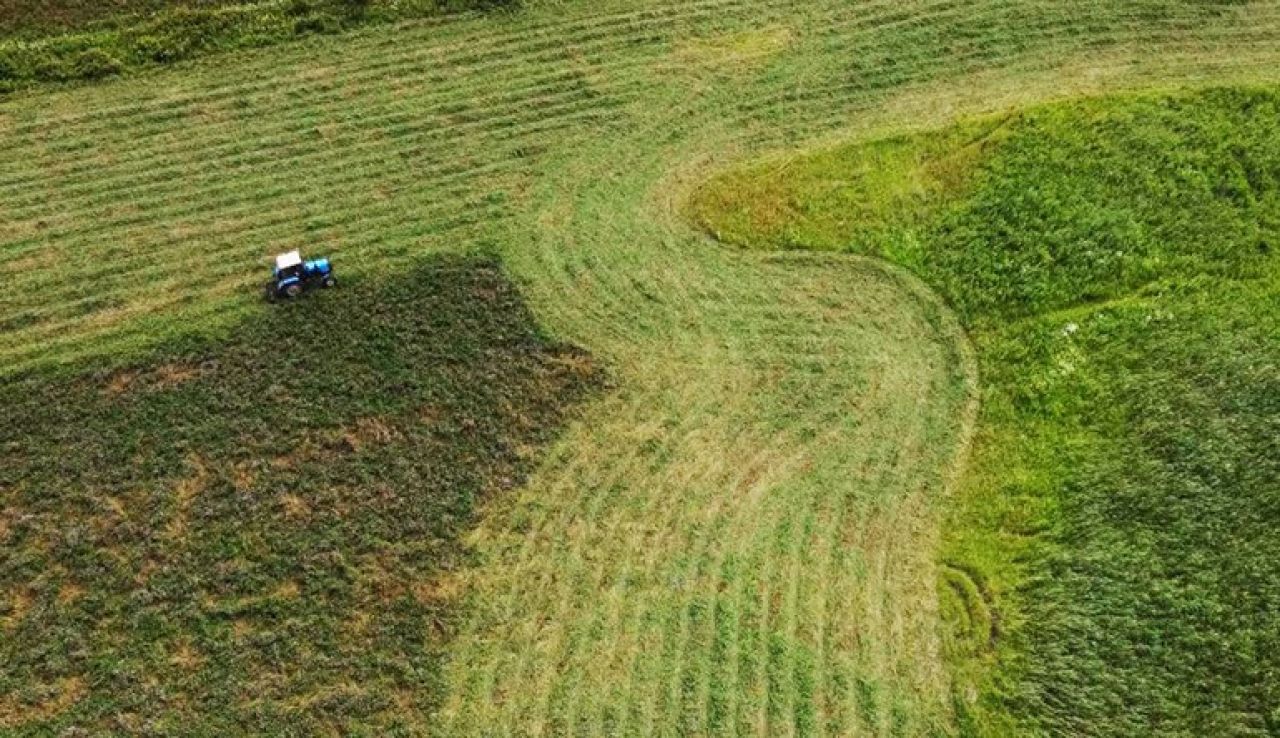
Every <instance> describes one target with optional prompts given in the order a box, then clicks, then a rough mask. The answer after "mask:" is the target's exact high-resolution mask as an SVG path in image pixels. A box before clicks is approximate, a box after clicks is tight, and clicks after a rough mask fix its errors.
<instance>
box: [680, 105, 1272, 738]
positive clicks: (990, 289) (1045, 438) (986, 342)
mask: <svg viewBox="0 0 1280 738" xmlns="http://www.w3.org/2000/svg"><path fill="white" fill-rule="evenodd" d="M780 171H785V174H779V172H780ZM694 210H695V211H696V213H697V215H698V217H699V218H700V219H701V220H702V222H703V223H704V224H705V225H706V226H707V227H708V228H710V229H712V230H713V231H714V232H716V233H717V234H718V235H719V236H721V237H722V238H724V239H726V240H728V241H731V242H733V243H739V244H743V245H748V246H752V247H785V248H818V249H834V250H846V251H854V252H857V253H867V254H873V255H876V256H880V257H883V258H887V259H890V260H893V261H896V262H898V263H901V264H903V265H905V266H908V267H909V268H911V269H912V270H913V271H915V272H916V273H917V274H919V275H921V276H922V277H924V278H925V279H926V281H928V282H929V283H931V284H932V285H934V286H935V287H936V288H937V289H938V290H939V291H940V292H941V293H942V294H943V296H944V297H945V298H946V300H947V301H948V302H949V303H950V304H951V305H952V306H953V308H954V309H955V310H956V311H957V312H958V313H959V314H960V315H961V317H962V319H963V321H964V322H965V323H966V325H967V326H968V327H969V329H970V332H971V335H972V338H973V341H974V342H975V344H976V346H977V348H978V351H979V355H980V363H981V371H982V376H983V409H982V413H981V419H980V427H979V436H978V443H977V448H976V451H975V455H974V459H973V462H972V467H971V469H970V470H969V471H968V472H967V479H966V480H965V482H964V484H963V486H962V491H961V493H960V494H959V496H958V497H957V499H956V501H955V504H954V506H953V509H952V510H951V512H950V516H949V520H948V526H947V530H946V534H945V542H944V545H943V549H942V557H943V560H944V562H945V563H946V565H947V566H948V567H949V569H948V571H947V573H946V575H945V576H944V583H943V585H942V592H943V595H944V602H947V603H948V607H949V608H950V610H951V620H952V622H953V624H955V625H956V626H957V628H956V632H955V633H953V635H952V640H951V648H952V658H953V662H954V663H955V665H956V666H957V668H958V670H959V684H958V687H957V691H958V695H959V697H958V704H960V705H962V707H963V709H962V711H961V716H962V717H963V718H964V719H965V720H966V722H965V723H964V724H965V725H967V726H968V728H969V729H970V730H971V731H972V732H974V733H979V734H981V733H989V732H1010V733H1022V732H1025V731H1026V730H1028V729H1038V731H1042V732H1044V733H1046V734H1051V735H1078V734H1087V735H1115V736H1129V735H1152V734H1158V735H1259V736H1261V735H1270V734H1274V733H1275V732H1276V731H1277V730H1280V711H1277V705H1280V680H1278V679H1277V678H1276V677H1277V675H1278V674H1280V617H1277V613H1280V538H1278V537H1277V536H1276V535H1275V530H1274V524H1275V521H1276V520H1277V519H1278V518H1277V515H1278V514H1280V426H1278V425H1277V421H1278V419H1280V260H1278V259H1277V254H1276V247H1277V245H1278V244H1280V94H1278V93H1276V92H1275V91H1272V90H1258V89H1249V90H1240V89H1224V90H1213V91H1208V92H1204V93H1197V94H1181V95H1167V96H1151V97H1136V98H1119V99H1114V98H1113V99H1099V100H1085V101H1080V102H1072V103H1064V104H1057V105H1053V106H1049V107H1042V108H1035V109H1032V110H1028V111H1025V112H1021V113H1015V114H1011V115H1008V116H1004V117H1001V118H998V119H992V120H985V121H979V122H976V123H970V124H964V125H960V126H958V127H954V128H951V129H948V130H945V131H942V132H939V133H933V134H923V135H918V136H912V137H906V138H897V139H892V140H889V141H884V142H878V143H872V144H858V145H854V146H851V147H847V148H844V149H838V150H834V151H824V152H819V153H816V154H807V155H804V156H802V157H800V158H799V159H798V160H794V161H789V162H788V163H787V165H786V166H785V167H778V166H776V165H766V166H761V167H758V168H752V169H747V170H744V171H739V172H735V173H731V174H729V175H726V176H724V177H721V178H720V179H718V180H717V181H716V182H714V183H713V184H712V185H711V186H710V187H709V188H708V189H706V190H705V191H703V192H702V193H701V194H700V195H699V197H698V198H697V201H696V203H695V205H694ZM971 685H977V686H978V687H980V688H981V690H980V691H981V694H982V697H981V699H980V700H979V701H978V702H977V703H976V704H975V703H970V702H969V701H968V700H967V699H966V697H965V696H964V695H965V692H966V691H967V690H968V689H969V688H970V687H971Z"/></svg>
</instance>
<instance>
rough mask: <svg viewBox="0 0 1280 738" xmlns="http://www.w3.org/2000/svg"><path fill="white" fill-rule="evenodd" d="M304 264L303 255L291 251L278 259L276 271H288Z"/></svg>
mask: <svg viewBox="0 0 1280 738" xmlns="http://www.w3.org/2000/svg"><path fill="white" fill-rule="evenodd" d="M301 263H302V254H300V253H298V252H297V251H289V252H287V253H284V254H280V255H279V256H277V257H276V269H288V268H289V267H296V266H298V265H299V264H301Z"/></svg>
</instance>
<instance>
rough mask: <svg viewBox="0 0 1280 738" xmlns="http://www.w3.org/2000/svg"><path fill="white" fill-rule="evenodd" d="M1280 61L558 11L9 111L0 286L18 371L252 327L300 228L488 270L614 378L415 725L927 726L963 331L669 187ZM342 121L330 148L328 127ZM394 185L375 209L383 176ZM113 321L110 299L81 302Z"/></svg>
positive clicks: (805, 5) (498, 561)
mask: <svg viewBox="0 0 1280 738" xmlns="http://www.w3.org/2000/svg"><path fill="white" fill-rule="evenodd" d="M1162 7H1163V6H1162ZM1143 12H1144V13H1145V12H1148V9H1147V8H1145V6H1144V8H1143ZM1278 39H1280V17H1278V14H1277V13H1276V8H1274V7H1270V6H1268V7H1258V8H1248V7H1245V8H1241V9H1228V10H1224V11H1222V13H1221V14H1220V15H1219V16H1218V17H1216V18H1209V17H1208V16H1204V15H1202V14H1201V10H1200V8H1199V6H1194V5H1192V4H1187V5H1183V6H1175V7H1173V9H1172V10H1170V11H1168V12H1167V14H1166V17H1164V18H1163V19H1149V18H1145V17H1142V16H1141V15H1139V14H1138V13H1137V12H1134V11H1131V10H1128V9H1126V8H1125V7H1123V6H1121V7H1117V6H1116V4H1114V3H1102V2H1098V3H1093V4H1087V5H1081V4H1077V5H1073V6H1064V5H1062V4H1061V3H1053V2H1047V1H1041V2H1030V3H1028V2H1017V1H1015V0H988V1H984V0H912V1H911V2H908V3H907V4H905V5H904V4H902V3H897V2H891V1H890V0H876V1H875V2H867V3H851V2H846V1H845V0H766V2H759V3H756V2H748V1H747V0H695V1H694V2H683V1H681V2H676V1H675V0H661V2H659V3H657V4H650V5H649V6H646V7H645V8H643V9H640V10H637V9H635V8H627V7H624V6H623V4H622V3H609V4H608V5H607V7H600V6H599V5H592V4H589V3H581V4H556V7H554V8H553V7H551V6H548V7H547V8H545V9H543V8H536V9H534V10H533V11H530V12H529V13H528V14H527V15H526V16H516V17H510V18H503V19H502V20H499V21H491V20H487V19H484V18H481V17H472V18H466V19H461V20H455V21H449V22H445V23H430V24H406V25H404V26H399V27H397V28H396V29H395V31H394V33H392V32H391V31H390V29H372V30H369V31H366V32H361V33H357V34H354V35H351V36H347V37H344V38H335V39H317V40H314V41H308V42H305V43H301V44H297V45H294V46H287V47H280V48H278V49H273V50H269V51H263V52H254V53H251V54H248V55H246V56H245V57H244V59H243V60H218V61H217V62H216V63H213V62H210V63H207V64H206V63H201V64H195V65H192V66H190V67H187V68H184V69H181V70H174V71H170V72H159V73H156V74H155V75H149V76H148V77H147V78H146V79H143V80H122V81H120V82H118V83H113V84H109V85H105V86H102V87H99V88H85V89H82V90H74V91H62V92H56V93H52V94H49V95H39V94H34V93H33V94H30V95H23V96H18V97H15V98H13V99H12V100H10V101H8V102H6V103H3V104H0V115H5V116H8V117H9V122H11V123H12V124H13V125H11V126H10V127H9V128H7V129H6V130H7V133H8V134H11V135H6V140H5V141H3V142H0V151H4V152H5V155H4V156H3V157H0V159H2V161H0V195H5V196H6V197H4V198H0V220H3V221H4V222H5V226H0V229H4V228H7V229H8V230H0V234H2V233H13V234H15V238H14V239H10V240H8V241H7V242H0V273H3V274H4V275H5V277H6V278H9V279H11V282H12V285H11V286H12V287H13V288H14V289H15V290H18V291H19V293H18V294H14V293H11V294H9V295H6V296H4V297H3V298H0V299H4V300H6V301H5V302H4V308H3V310H0V312H2V313H4V314H5V315H4V317H0V320H5V319H12V320H15V321H19V322H21V321H30V320H37V321H43V322H38V323H36V324H35V325H31V326H27V327H24V328H18V329H16V330H14V331H10V332H7V333H6V335H5V337H4V339H3V340H0V369H2V371H3V372H4V373H9V372H12V371H23V370H26V369H29V368H33V367H39V366H42V365H47V364H50V363H57V362H60V361H71V360H77V359H79V358H81V357H84V356H94V355H101V354H103V353H109V352H113V351H122V352H123V351H133V350H138V349H140V348H143V347H145V346H146V345H147V344H148V342H150V341H154V340H156V338H157V336H163V335H171V334H177V333H181V332H183V331H185V330H188V329H189V328H188V327H187V326H188V325H190V324H196V325H199V324H202V323H205V322H209V323H210V324H217V323H218V322H219V321H227V320H233V319H240V318H245V317H249V318H251V317H252V315H253V314H254V312H255V311H257V310H260V309H262V308H260V307H259V306H258V303H257V289H256V287H255V286H254V285H255V284H256V283H257V282H258V281H260V279H261V275H260V274H259V273H258V272H257V271H256V269H255V270H254V271H253V272H252V273H246V272H245V271H244V269H245V268H246V265H247V264H248V263H249V262H253V263H254V264H256V263H257V261H258V257H260V256H262V254H263V250H264V249H266V248H268V247H270V246H272V245H274V244H278V243H286V242H292V241H294V240H296V239H299V238H304V237H308V238H312V239H314V240H315V241H317V242H320V243H324V244H325V248H326V250H329V251H332V252H333V253H335V254H337V255H339V256H340V257H341V259H342V264H343V269H344V270H349V271H348V272H347V273H349V274H355V275H362V274H367V275H374V274H378V273H380V272H384V271H394V270H396V269H397V268H398V267H399V266H400V265H402V264H406V263H410V262H412V260H413V259H414V258H416V257H417V256H419V255H421V254H422V253H426V252H428V251H434V250H443V249H467V248H472V247H474V246H476V245H477V244H484V245H485V246H486V247H494V248H497V249H499V250H500V251H501V252H502V253H503V254H504V255H505V257H506V261H507V264H508V266H509V269H510V271H511V273H512V275H513V276H514V277H515V278H516V279H517V281H519V282H520V284H521V286H522V287H523V288H524V291H525V293H526V294H527V296H528V299H529V301H530V303H531V304H532V305H533V306H534V308H535V310H536V312H537V314H538V315H539V317H540V319H541V320H542V321H543V322H544V324H545V325H547V326H548V327H549V329H550V330H552V331H554V332H555V333H556V334H557V336H559V337H562V338H565V339H567V340H571V341H574V342H577V343H579V344H581V345H584V346H586V347H588V348H589V349H591V350H592V351H593V352H594V353H595V354H596V355H597V356H599V357H601V359H602V360H603V361H605V362H607V363H608V364H609V365H610V366H611V367H612V371H613V373H614V375H615V378H616V383H617V389H616V390H615V391H614V393H613V394H611V395H610V396H609V397H607V398H605V399H603V400H601V401H600V402H598V403H596V404H594V405H593V406H591V407H589V408H588V409H587V410H586V412H585V415H584V417H583V418H582V419H581V421H580V422H579V423H578V424H577V425H575V426H574V428H572V429H571V431H570V432H569V433H568V435H567V436H566V437H565V438H564V439H563V440H562V441H561V443H560V444H559V445H558V446H557V448H556V449H555V450H554V452H553V453H552V455H551V458H550V459H549V460H548V461H547V463H546V464H545V465H544V467H543V469H542V470H541V471H540V473H539V474H538V475H537V476H536V478H535V479H534V480H533V481H532V482H531V484H530V485H529V486H528V487H527V488H526V489H524V490H522V491H521V492H520V493H518V494H517V495H513V496H512V497H511V498H509V499H500V500H495V501H494V502H493V503H492V505H491V506H490V509H489V510H488V511H487V513H486V516H485V519H484V522H483V524H482V525H481V526H480V527H479V528H478V529H477V530H476V531H475V534H474V536H473V544H474V546H475V548H476V553H477V557H478V564H477V566H476V567H475V568H474V569H472V570H469V571H467V572H466V573H465V574H464V575H463V579H464V584H466V587H467V589H466V591H467V592H468V593H469V594H468V600H467V601H466V603H464V613H465V619H464V621H463V623H462V627H461V630H460V632H459V633H458V635H457V639H456V641H455V642H454V643H453V647H452V661H451V664H450V665H449V668H448V671H447V674H446V676H447V681H448V686H449V690H450V694H449V696H448V698H447V700H446V702H445V704H444V706H443V707H442V708H441V710H440V711H439V714H438V715H434V716H429V717H428V718H427V720H428V723H429V724H430V725H432V726H435V727H437V728H438V729H439V730H440V731H441V732H442V733H445V734H469V735H483V736H488V735H502V734H508V735H528V734H543V735H547V734H552V733H561V732H572V733H574V734H578V735H637V734H650V735H671V734H679V733H692V734H715V735H722V734H727V733H733V734H737V735H766V734H773V735H776V734H782V735H786V734H816V735H847V734H862V733H868V734H876V733H884V732H888V731H889V730H891V729H895V728H894V727H893V726H892V725H891V721H892V720H901V722H902V724H901V725H900V726H897V728H896V729H900V730H901V732H903V733H905V734H908V735H919V734H927V733H929V732H932V731H935V730H937V729H938V727H939V726H943V725H945V724H946V722H947V720H948V719H949V718H950V714H949V710H950V707H949V705H950V694H949V693H948V689H949V685H948V684H947V683H946V675H945V673H944V672H943V670H942V665H941V664H940V663H938V662H937V652H938V649H937V647H936V646H937V644H936V642H935V639H936V632H935V631H936V625H937V623H936V618H937V614H936V612H937V604H936V602H935V601H934V599H935V597H936V590H934V587H933V584H934V583H933V581H927V582H923V584H922V580H930V579H931V576H932V573H934V572H936V569H935V567H936V563H935V562H934V561H933V558H932V553H931V551H930V548H929V543H930V540H931V538H930V536H932V535H934V533H933V532H932V531H935V530H936V525H937V521H936V519H935V516H934V514H933V512H932V502H933V500H934V499H935V498H936V495H937V494H938V493H939V491H940V490H941V489H942V488H943V487H944V486H945V485H946V483H947V479H949V478H950V477H949V470H950V469H952V468H953V467H954V465H955V464H956V463H958V462H957V461H955V459H958V458H961V457H962V456H963V452H964V448H965V443H966V440H967V433H968V429H969V428H970V427H971V425H972V423H971V421H972V408H973V407H974V397H973V387H974V370H973V367H972V364H971V361H970V360H969V359H968V358H966V357H968V353H967V351H966V349H965V347H964V343H963V338H962V336H961V334H960V333H959V330H958V328H957V327H956V326H955V325H954V324H953V322H949V319H948V318H945V315H946V313H945V311H940V310H939V306H938V305H937V303H936V300H935V299H934V298H932V297H931V296H930V295H929V294H928V293H927V292H926V291H924V290H923V288H921V287H920V286H919V285H918V283H916V282H915V281H914V280H912V279H910V278H908V277H905V276H904V275H903V274H901V273H900V272H899V271H897V270H894V269H892V268H889V267H885V266H882V265H875V264H872V263H869V262H866V261H863V260H857V259H845V258H839V257H834V256H812V255H789V254H788V255H770V254H756V253H735V252H732V251H728V250H726V249H723V248H720V247H718V246H715V245H712V244H708V243H707V242H706V241H705V240H704V239H702V238H701V237H699V236H697V235H696V234H693V233H691V232H690V230H689V228H688V226H687V225H686V224H685V223H684V222H683V219H682V218H681V217H680V216H679V213H678V209H679V205H680V203H681V202H682V199H683V195H684V193H685V192H687V191H688V190H689V189H690V188H691V187H692V186H694V185H695V184H696V183H697V182H699V181H700V180H702V179H703V178H704V177H705V176H706V174H707V173H708V172H709V171H710V170H712V169H717V168H720V167H723V166H726V165H728V164H729V163H731V162H732V161H733V160H736V159H741V158H744V157H748V156H753V155H756V154H758V153H761V152H763V151H766V150H769V149H773V148H779V147H787V148H789V147H791V146H793V145H794V143H795V141H796V140H797V139H800V138H804V139H810V138H819V137H823V136H831V135H834V134H837V133H844V134H847V132H848V130H849V128H850V127H857V128H858V129H859V130H860V131H861V132H863V133H866V132H870V131H873V130H880V129H885V128H889V127H892V126H903V125H907V126H909V127H920V126H923V125H926V124H931V123H938V122H942V121H943V120H944V119H946V118H947V117H949V116H950V115H952V114H953V113H952V111H954V110H958V109H966V110H985V109H988V108H990V107H992V106H999V105H1004V104H1007V102H1008V101H1011V100H1017V99H1021V98H1025V97H1028V96H1033V97H1043V96H1045V95H1046V94H1049V95H1056V94H1067V93H1071V92H1078V91H1080V90H1082V89H1089V88H1090V83H1088V82H1085V81H1081V80H1080V79H1079V75H1073V77H1072V78H1071V79H1069V80H1067V79H1064V73H1063V72H1062V71H1061V70H1064V69H1070V70H1078V69H1085V70H1088V69H1095V70H1097V71H1098V72H1099V73H1100V77H1099V79H1100V81H1099V82H1097V83H1095V84H1093V87H1096V88H1103V87H1119V86H1123V85H1132V84H1137V83H1139V82H1149V81H1151V80H1157V81H1158V80H1161V79H1175V78H1183V77H1187V76H1190V75H1193V74H1196V73H1200V72H1202V71H1205V70H1208V71H1217V70H1219V69H1227V70H1230V71H1231V72H1232V73H1234V74H1240V75H1253V76H1257V77H1266V78H1271V79H1274V78H1275V77H1276V76H1277V74H1278V73H1277V72H1276V70H1275V68H1274V67H1271V68H1268V67H1266V66H1264V64H1265V63H1266V62H1274V61H1275V60H1276V58H1277V57H1280V52H1278V51H1277V48H1280V44H1277V43H1276V41H1277V40H1278ZM1228 48H1230V51H1231V55H1227V53H1226V49H1228ZM1137 49H1141V50H1142V54H1143V56H1141V57H1139V56H1138V52H1137V51H1136V50H1137ZM1113 51H1114V52H1115V53H1114V55H1113V56H1107V54H1109V53H1111V52H1113ZM316 56H321V57H328V58H332V59H334V62H333V64H332V65H331V67H332V68H331V70H330V71H329V72H328V73H326V74H319V75H318V74H315V73H314V62H313V61H311V59H312V58H315V57H316ZM1131 59H1134V61H1131ZM1147 59H1152V60H1153V61H1148V60H1147ZM869 60H870V61H869ZM1249 65H1258V66H1257V69H1256V71H1250V69H1249ZM282 81H283V82H282ZM944 83H945V86H944ZM147 86H154V87H156V88H158V89H160V91H159V92H149V91H148V92H144V90H145V88H146V87H147ZM166 86H168V87H169V89H165V88H166ZM128 95H135V96H138V99H136V100H135V101H130V102H126V103H125V104H121V96H128ZM237 101H243V102H242V104H243V105H245V106H246V107H245V110H246V111H247V112H246V113H244V114H240V113H238V112H236V111H231V112H230V113H229V114H228V117H225V118H220V117H218V116H217V115H211V116H209V117H201V116H200V115H199V111H200V110H202V109H204V110H206V111H207V110H209V109H210V108H219V107H223V108H225V107H227V106H231V105H233V104H235V103H236V102H237ZM267 108H270V109H269V110H268V109H267ZM211 112H212V113H219V112H227V111H225V110H223V111H219V110H216V109H215V110H212V111H211ZM436 121H440V124H439V125H435V122H436ZM321 124H331V125H334V126H336V128H335V129H334V132H333V134H332V135H331V136H330V137H329V140H327V141H322V140H320V139H319V138H310V137H308V135H309V132H311V131H313V130H314V128H315V127H316V126H317V125H321ZM516 149H523V150H524V151H523V156H517V155H516ZM104 151H106V152H116V158H115V159H111V158H110V157H106V156H104V157H96V156H95V155H96V154H99V153H100V152H104ZM119 152H127V155H122V154H120V153H119ZM406 158H407V159H408V163H405V162H406ZM417 163H422V166H420V167H413V166H410V164H417ZM193 171H194V173H192V172H193ZM184 176H187V177H189V179H188V180H185V181H181V182H179V180H182V178H183V177H184ZM375 181H377V182H380V183H382V184H385V185H386V186H388V187H390V188H392V191H391V192H390V193H388V196H387V197H385V198H383V199H378V198H374V197H372V195H371V194H370V193H368V192H365V191H362V189H361V188H362V186H364V188H365V189H367V188H368V185H369V184H370V183H372V182H375ZM171 182H178V185H175V186H171ZM48 192H57V193H58V194H59V195H60V198H59V200H58V201H57V202H54V201H51V200H48V199H47V197H46V193H48ZM491 197H492V198H496V199H491ZM126 203H128V204H132V205H133V206H135V207H136V208H138V210H137V211H136V212H124V211H119V212H118V211H116V210H115V209H114V208H113V206H114V205H123V204H126ZM300 213H307V214H309V215H312V216H314V219H313V220H312V221H311V222H310V223H308V224H306V225H307V226H308V229H306V230H305V231H304V229H302V228H301V227H300V224H298V223H297V218H298V215H299V214H300ZM36 220H45V221H47V226H46V227H45V228H44V229H43V230H40V229H34V223H35V221H36ZM179 224H180V225H183V226H185V227H186V228H187V229H189V231H188V232H194V233H195V234H198V235H196V236H193V237H191V238H190V239H187V238H184V236H183V235H182V233H170V230H171V229H172V228H173V227H174V226H176V225H179ZM0 238H2V237H0ZM50 257H56V258H50ZM44 259H48V260H49V263H44V261H43V260H44ZM184 280H190V282H191V283H190V284H188V283H187V282H186V281H184ZM27 291H30V293H31V294H27ZM95 301H102V302H106V303H110V302H111V301H118V302H119V303H120V304H121V305H122V307H119V308H116V309H114V311H112V310H105V311H99V312H96V313H95V312H90V313H89V314H87V315H84V316H79V317H73V316H75V313H76V312H78V311H81V310H84V309H86V308H88V307H92V306H94V305H96V304H98V302H95ZM939 312H941V313H942V314H943V315H944V319H943V324H942V325H937V324H936V321H934V319H933V317H931V316H933V315H935V314H937V313H939ZM891 709H892V710H897V711H899V714H896V715H894V714H891V712H890V710H891Z"/></svg>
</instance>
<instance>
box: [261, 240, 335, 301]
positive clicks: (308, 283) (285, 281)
mask: <svg viewBox="0 0 1280 738" xmlns="http://www.w3.org/2000/svg"><path fill="white" fill-rule="evenodd" d="M335 284H337V280H336V279H335V278H334V276H333V267H332V266H331V265H330V264H329V260H328V259H313V260H310V261H303V259H302V254H301V253H300V252H298V251H289V252H286V253H283V254H280V255H279V256H277V257H276V265H275V268H274V269H272V271H271V281H270V282H268V283H267V299H268V300H275V299H277V298H281V297H286V298H294V297H297V296H299V295H301V294H302V293H303V292H304V291H306V290H310V289H313V288H315V287H332V286H334V285H335Z"/></svg>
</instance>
